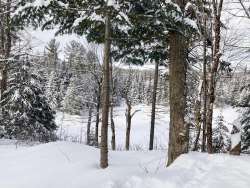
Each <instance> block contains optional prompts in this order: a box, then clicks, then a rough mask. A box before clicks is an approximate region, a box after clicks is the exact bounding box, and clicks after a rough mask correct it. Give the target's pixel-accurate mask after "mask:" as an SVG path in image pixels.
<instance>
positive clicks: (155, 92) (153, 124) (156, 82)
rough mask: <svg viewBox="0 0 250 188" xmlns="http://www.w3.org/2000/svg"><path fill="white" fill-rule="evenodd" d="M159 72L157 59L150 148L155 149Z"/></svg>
mask: <svg viewBox="0 0 250 188" xmlns="http://www.w3.org/2000/svg"><path fill="white" fill-rule="evenodd" d="M158 74H159V62H158V61H155V73H154V86H153V93H152V111H151V127H150V140H149V150H153V148H154V131H155V108H156V97H157V85H158Z"/></svg>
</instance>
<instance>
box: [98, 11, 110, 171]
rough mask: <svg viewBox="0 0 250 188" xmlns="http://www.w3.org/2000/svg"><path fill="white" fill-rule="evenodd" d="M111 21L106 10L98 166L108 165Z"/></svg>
mask: <svg viewBox="0 0 250 188" xmlns="http://www.w3.org/2000/svg"><path fill="white" fill-rule="evenodd" d="M110 32H111V23H110V15H109V12H108V11H107V12H106V18H105V46H104V64H103V68H104V70H103V85H102V86H103V89H102V129H101V143H100V144H101V145H100V154H101V157H100V167H101V168H107V167H108V122H109V87H110V86H109V85H110V75H109V68H110V66H109V64H110V49H111V40H110V35H111V34H110Z"/></svg>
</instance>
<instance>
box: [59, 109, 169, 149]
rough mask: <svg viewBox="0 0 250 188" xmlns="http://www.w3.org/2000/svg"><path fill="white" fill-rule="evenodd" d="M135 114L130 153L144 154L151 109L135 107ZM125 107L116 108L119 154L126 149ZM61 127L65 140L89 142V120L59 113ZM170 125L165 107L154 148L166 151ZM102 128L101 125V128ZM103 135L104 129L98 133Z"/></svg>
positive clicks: (158, 120) (159, 115)
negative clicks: (87, 127)
mask: <svg viewBox="0 0 250 188" xmlns="http://www.w3.org/2000/svg"><path fill="white" fill-rule="evenodd" d="M134 111H138V112H136V113H135V115H134V116H133V119H132V126H131V149H132V150H145V149H147V148H148V145H149V143H148V140H149V131H150V113H151V107H150V106H146V105H136V106H134V107H132V113H133V112H134ZM125 112H126V107H125V106H122V107H116V108H115V109H114V122H115V129H116V143H117V144H116V145H117V149H118V150H124V148H125V134H126V117H125ZM92 120H93V122H92V125H91V126H92V128H93V131H94V128H95V122H94V121H95V117H93V119H92ZM56 122H57V125H58V126H59V129H58V135H59V137H61V138H62V139H63V140H67V141H76V142H81V143H85V142H86V131H87V130H86V124H87V117H86V116H85V117H84V116H82V117H80V116H72V115H68V114H62V113H58V115H57V118H56ZM168 125H169V109H168V108H167V107H164V106H158V107H157V114H156V125H155V141H154V142H155V148H157V149H166V147H167V143H168ZM99 128H101V123H100V125H99ZM99 131H101V129H100V130H99ZM109 138H110V140H111V130H110V129H109Z"/></svg>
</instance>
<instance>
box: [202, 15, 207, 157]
mask: <svg viewBox="0 0 250 188" xmlns="http://www.w3.org/2000/svg"><path fill="white" fill-rule="evenodd" d="M204 26H205V29H204V36H203V116H202V117H203V119H202V121H203V130H202V146H201V151H202V152H205V151H206V141H207V139H206V138H207V136H206V123H207V41H206V40H207V33H206V19H204Z"/></svg>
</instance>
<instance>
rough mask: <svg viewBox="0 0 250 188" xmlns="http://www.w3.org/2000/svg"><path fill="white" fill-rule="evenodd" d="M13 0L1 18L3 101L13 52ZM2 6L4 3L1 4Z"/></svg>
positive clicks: (8, 1)
mask: <svg viewBox="0 0 250 188" xmlns="http://www.w3.org/2000/svg"><path fill="white" fill-rule="evenodd" d="M11 3H12V1H11V0H7V2H6V6H5V7H6V9H1V11H4V12H2V15H0V16H2V18H1V20H0V21H1V25H2V27H1V48H2V49H1V53H2V54H0V55H2V56H3V58H4V59H5V60H6V61H3V62H4V64H3V66H2V80H1V100H2V97H3V93H4V91H6V89H7V79H8V71H7V70H8V60H7V59H9V57H10V52H11V44H12V37H11V17H10V9H11ZM0 4H2V2H0Z"/></svg>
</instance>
